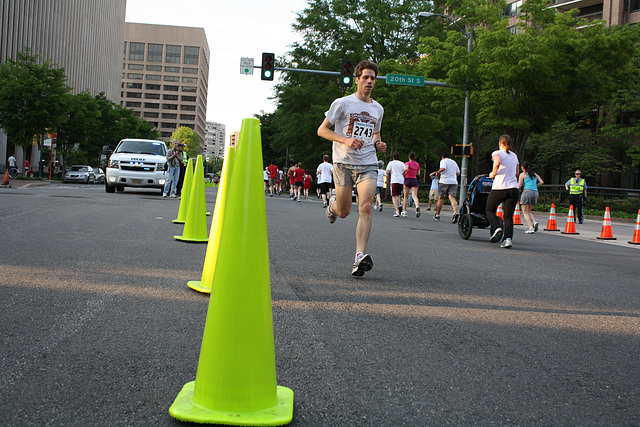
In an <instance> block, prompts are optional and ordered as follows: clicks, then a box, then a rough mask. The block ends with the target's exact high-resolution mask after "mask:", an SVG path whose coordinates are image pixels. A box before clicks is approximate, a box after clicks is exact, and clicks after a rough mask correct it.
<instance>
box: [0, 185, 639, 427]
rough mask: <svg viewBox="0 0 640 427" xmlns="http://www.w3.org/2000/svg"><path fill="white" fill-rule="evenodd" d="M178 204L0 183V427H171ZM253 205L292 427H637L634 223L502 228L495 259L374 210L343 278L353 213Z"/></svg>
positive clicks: (485, 250)
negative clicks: (509, 244) (261, 216)
mask: <svg viewBox="0 0 640 427" xmlns="http://www.w3.org/2000/svg"><path fill="white" fill-rule="evenodd" d="M206 192H207V202H208V206H209V210H211V209H213V207H214V201H215V194H216V193H215V189H207V190H206ZM178 203H179V201H178V200H173V199H162V198H160V197H159V196H158V195H157V192H156V191H153V192H145V191H132V190H129V189H127V191H125V192H124V193H116V194H106V193H105V192H104V188H103V187H102V186H90V185H89V186H87V185H53V186H47V187H37V188H25V187H23V188H9V189H0V233H1V235H2V249H1V251H2V252H1V254H2V255H0V265H1V268H0V373H1V376H0V410H1V411H2V418H1V419H2V421H0V424H2V425H11V426H22V425H38V426H40V425H54V426H56V425H65V426H66V425H82V426H85V425H99V426H114V425H168V426H177V425H181V424H183V423H181V422H179V421H177V420H175V419H173V418H172V417H171V416H170V415H169V414H168V408H169V406H170V405H171V404H172V403H173V400H174V399H175V397H176V396H177V394H178V392H179V391H180V389H181V388H182V386H183V385H184V384H185V383H187V382H189V381H192V380H193V379H194V378H195V373H196V368H197V363H198V357H199V351H200V344H201V341H202V334H203V328H204V324H205V319H206V312H207V306H208V300H209V297H208V296H207V295H205V294H200V293H197V292H195V291H192V290H191V289H189V288H188V287H187V286H186V282H187V281H188V280H199V278H200V275H201V272H202V265H203V261H204V256H205V253H206V245H203V244H189V243H184V242H179V241H177V240H175V239H173V236H174V235H176V234H180V233H181V231H182V226H180V225H176V224H173V223H172V222H171V220H172V219H174V218H175V217H176V215H177V212H178ZM266 205H267V222H268V230H269V254H270V265H271V286H272V298H273V316H274V332H275V348H276V363H277V374H278V384H279V385H283V386H287V387H289V388H291V389H293V391H294V393H295V397H294V418H293V422H292V423H291V425H293V426H354V425H357V426H360V425H361V426H365V425H367V426H371V425H381V426H398V425H409V426H423V425H494V424H498V425H580V426H584V425H638V424H640V360H639V358H638V354H640V279H639V277H640V251H639V248H638V247H637V246H633V245H629V244H627V243H626V242H627V241H628V240H631V237H632V226H624V227H623V226H622V225H618V224H614V233H615V234H616V235H617V237H618V241H616V242H615V243H612V242H602V241H598V240H596V239H595V238H592V237H590V236H589V235H588V234H587V228H594V227H595V229H599V224H597V223H595V224H589V221H587V224H586V225H585V226H584V229H583V230H584V231H583V232H581V235H580V236H571V237H570V236H566V235H560V233H544V232H540V233H538V234H535V235H525V234H524V233H523V231H524V227H518V228H517V230H516V234H515V236H514V248H513V249H511V250H505V249H501V248H499V246H498V245H495V244H491V243H489V242H488V237H489V233H488V231H486V230H479V229H474V230H473V233H472V236H471V238H470V239H469V240H463V239H461V238H460V237H459V236H458V233H457V230H456V228H455V226H454V225H452V224H451V223H450V222H449V221H448V220H446V218H447V217H448V215H446V216H445V215H443V219H442V220H441V221H439V222H436V221H434V220H433V219H432V218H431V215H429V212H424V213H423V216H422V217H421V218H419V219H416V218H415V217H411V215H410V217H409V218H392V217H391V214H392V211H391V209H388V208H387V209H385V210H384V211H383V212H382V213H378V212H374V215H375V216H374V230H373V231H372V234H371V238H370V241H369V247H368V252H369V253H370V254H371V255H372V257H373V260H374V268H373V270H371V271H370V272H368V273H367V274H365V276H364V277H362V278H353V277H351V276H350V269H351V263H352V262H353V251H354V232H355V224H356V219H357V214H356V213H355V205H354V212H353V213H352V215H351V216H350V217H348V218H346V219H344V220H342V219H339V220H338V221H337V222H336V223H335V224H333V225H330V224H329V223H328V222H327V220H326V218H325V216H324V211H323V210H322V208H321V204H320V203H319V202H318V201H317V200H315V199H313V200H309V201H303V202H301V203H297V202H292V201H290V200H289V199H288V197H285V196H279V197H274V198H270V197H268V198H267V199H266ZM208 221H209V223H210V221H211V218H210V217H209V220H208ZM539 222H540V223H541V224H544V223H545V222H546V218H539ZM558 225H559V227H561V226H563V225H564V222H562V223H560V222H559V224H558ZM587 226H589V227H587ZM579 231H580V230H579ZM630 233H631V234H630ZM245 267H246V266H238V268H245Z"/></svg>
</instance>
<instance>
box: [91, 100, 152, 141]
mask: <svg viewBox="0 0 640 427" xmlns="http://www.w3.org/2000/svg"><path fill="white" fill-rule="evenodd" d="M95 100H96V103H97V105H98V110H99V113H100V114H99V116H98V117H99V122H100V123H99V126H98V132H97V134H96V135H95V137H94V139H93V140H92V141H91V142H92V147H93V148H92V149H93V150H98V151H97V152H99V150H100V149H102V147H103V146H109V147H115V146H116V145H117V144H118V142H119V141H120V140H121V139H124V138H142V139H158V138H159V137H160V133H159V132H158V131H157V129H154V128H153V126H151V124H150V123H149V122H147V121H146V120H144V119H142V118H140V117H138V116H137V115H136V113H135V112H134V111H133V110H130V109H128V108H124V107H122V106H120V105H119V104H116V103H114V102H112V101H111V100H109V99H107V97H106V96H105V94H104V92H100V93H99V94H98V95H96V96H95Z"/></svg>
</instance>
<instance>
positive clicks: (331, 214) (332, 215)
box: [327, 196, 338, 224]
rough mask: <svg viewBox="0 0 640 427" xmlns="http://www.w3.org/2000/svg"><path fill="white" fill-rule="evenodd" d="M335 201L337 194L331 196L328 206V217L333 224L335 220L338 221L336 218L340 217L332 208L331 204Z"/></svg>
mask: <svg viewBox="0 0 640 427" xmlns="http://www.w3.org/2000/svg"><path fill="white" fill-rule="evenodd" d="M335 201H336V196H331V198H330V199H329V206H327V219H328V220H329V224H333V223H334V222H336V218H338V216H337V215H336V214H334V213H333V211H332V210H331V205H332V204H333V202H335Z"/></svg>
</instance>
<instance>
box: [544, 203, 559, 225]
mask: <svg viewBox="0 0 640 427" xmlns="http://www.w3.org/2000/svg"><path fill="white" fill-rule="evenodd" d="M544 231H560V230H558V223H557V222H556V205H555V203H551V210H550V211H549V221H547V228H545V229H544Z"/></svg>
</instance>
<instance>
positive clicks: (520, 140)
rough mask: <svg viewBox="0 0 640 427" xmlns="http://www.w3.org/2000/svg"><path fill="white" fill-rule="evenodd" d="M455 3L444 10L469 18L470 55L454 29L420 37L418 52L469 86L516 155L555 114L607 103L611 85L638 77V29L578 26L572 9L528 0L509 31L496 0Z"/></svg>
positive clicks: (481, 120) (481, 112)
mask: <svg viewBox="0 0 640 427" xmlns="http://www.w3.org/2000/svg"><path fill="white" fill-rule="evenodd" d="M454 3H455V4H454V5H453V6H451V7H450V9H448V10H450V11H451V12H453V13H454V14H458V15H459V16H466V17H467V18H468V20H467V21H466V22H461V25H465V24H466V25H467V26H468V27H469V28H472V27H473V28H474V29H473V30H472V31H473V35H474V42H475V43H474V48H473V52H472V53H471V54H468V53H467V52H466V49H465V48H464V47H463V41H462V38H463V35H461V33H460V32H459V31H457V30H456V29H451V31H449V32H447V33H445V37H434V36H432V37H427V38H425V39H423V40H422V47H423V51H424V52H425V53H427V54H429V61H433V65H434V66H435V67H437V68H440V69H442V70H443V71H444V72H445V74H446V79H447V81H448V82H449V83H450V84H452V85H453V86H457V87H467V88H469V89H471V90H472V97H471V101H472V104H473V105H474V106H475V109H476V120H477V122H478V125H479V126H481V127H482V128H484V129H485V131H491V132H495V133H508V134H510V135H511V136H512V137H513V139H514V143H515V151H516V153H517V154H518V155H519V157H523V156H524V147H525V144H526V143H527V140H528V139H529V137H530V136H531V135H532V134H533V133H544V132H546V131H548V130H549V129H551V126H552V125H553V124H554V123H555V121H556V120H557V119H558V118H559V117H564V116H566V115H567V114H570V113H573V112H575V111H579V110H583V109H590V108H592V107H593V106H594V105H598V104H600V103H606V102H607V101H609V100H610V99H611V94H612V93H613V92H614V89H617V88H624V87H628V86H629V84H630V83H631V82H633V81H635V78H633V76H637V70H636V69H635V68H634V67H633V66H632V59H633V57H634V55H636V43H637V41H638V31H637V29H634V28H632V27H630V26H625V27H613V28H608V27H606V25H605V24H604V23H603V22H601V21H600V22H594V23H592V24H591V25H589V26H586V27H584V28H580V29H579V28H578V27H579V26H581V25H582V24H584V22H582V21H580V20H577V19H576V18H574V16H573V15H574V14H575V13H557V12H556V11H555V10H554V9H549V8H547V6H548V1H546V0H528V1H527V2H526V3H525V5H524V6H523V8H522V12H523V15H522V16H521V17H520V18H521V23H520V24H518V25H517V26H516V27H515V29H516V34H512V29H511V28H508V21H507V19H506V18H503V19H498V18H497V16H499V15H498V14H499V12H500V7H502V5H501V4H500V3H493V6H491V4H489V5H487V3H488V2H482V4H481V5H480V6H479V9H478V8H474V7H473V5H472V3H470V2H464V1H462V2H454ZM451 12H450V13H451ZM483 20H486V21H484V22H483ZM630 77H632V78H630Z"/></svg>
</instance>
